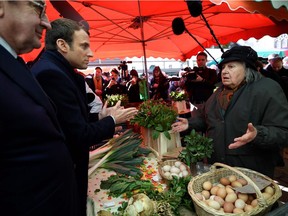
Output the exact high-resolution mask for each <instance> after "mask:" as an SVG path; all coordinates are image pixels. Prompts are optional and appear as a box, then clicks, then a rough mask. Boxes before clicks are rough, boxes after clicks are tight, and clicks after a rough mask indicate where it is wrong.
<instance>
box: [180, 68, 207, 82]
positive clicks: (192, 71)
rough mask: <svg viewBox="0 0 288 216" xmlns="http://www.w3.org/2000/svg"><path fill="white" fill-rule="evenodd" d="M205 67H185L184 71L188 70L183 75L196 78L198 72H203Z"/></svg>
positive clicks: (187, 77)
mask: <svg viewBox="0 0 288 216" xmlns="http://www.w3.org/2000/svg"><path fill="white" fill-rule="evenodd" d="M202 70H203V68H199V67H193V69H192V68H190V67H186V68H184V71H186V72H185V73H184V74H182V77H184V78H186V79H187V80H196V78H197V74H199V73H201V72H202Z"/></svg>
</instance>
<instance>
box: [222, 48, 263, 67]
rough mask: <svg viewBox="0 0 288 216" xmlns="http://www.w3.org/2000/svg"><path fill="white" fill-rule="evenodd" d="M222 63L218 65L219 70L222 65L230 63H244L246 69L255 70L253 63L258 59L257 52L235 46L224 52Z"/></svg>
mask: <svg viewBox="0 0 288 216" xmlns="http://www.w3.org/2000/svg"><path fill="white" fill-rule="evenodd" d="M221 58H222V61H221V62H220V63H219V68H222V65H223V64H224V63H227V62H231V61H241V62H245V63H246V67H250V68H253V69H254V70H257V68H256V66H255V62H256V61H257V59H258V55H257V52H256V51H255V50H253V49H252V48H251V47H249V46H235V47H232V48H231V49H230V50H227V51H226V52H224V53H223V54H222V56H221Z"/></svg>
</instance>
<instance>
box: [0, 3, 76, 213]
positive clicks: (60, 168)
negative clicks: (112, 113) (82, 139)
mask: <svg viewBox="0 0 288 216" xmlns="http://www.w3.org/2000/svg"><path fill="white" fill-rule="evenodd" d="M45 9H46V5H45V2H44V1H3V0H2V1H0V107H1V108H0V215H13V216H20V215H27V216H28V215H29V216H39V215H42V216H43V215H47V216H48V215H49V216H52V215H53V216H63V215H65V216H78V215H79V214H78V212H79V211H78V194H77V186H76V179H75V173H74V168H73V162H72V159H71V156H70V153H69V150H68V149H67V146H66V143H65V137H64V134H63V132H62V129H61V128H60V124H59V122H58V120H57V116H56V110H55V107H54V105H53V104H52V103H51V101H50V99H49V98H48V97H47V95H46V94H45V92H44V91H43V90H42V88H41V87H40V85H39V83H37V81H36V80H35V78H34V77H33V76H32V75H31V72H30V71H29V69H28V67H26V65H25V63H24V61H23V60H21V58H19V57H18V55H21V54H24V53H29V52H31V51H32V50H33V49H35V48H40V47H41V43H40V39H41V37H42V33H43V31H44V30H45V29H50V28H51V25H50V22H49V21H48V19H47V16H46V14H45ZM17 59H19V60H17Z"/></svg>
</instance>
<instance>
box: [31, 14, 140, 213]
mask: <svg viewBox="0 0 288 216" xmlns="http://www.w3.org/2000/svg"><path fill="white" fill-rule="evenodd" d="M51 26H52V29H50V30H48V31H47V32H46V37H45V48H46V50H45V52H43V53H42V55H41V57H40V58H39V60H38V61H37V62H36V63H35V64H34V65H33V67H32V68H31V70H32V73H33V74H34V75H35V77H36V79H37V80H38V81H39V83H40V84H41V86H42V87H43V89H44V90H45V92H46V93H47V95H48V96H49V97H50V98H51V99H52V100H53V102H54V103H55V106H56V108H57V117H58V120H59V122H60V125H61V127H62V129H63V131H64V134H65V136H66V140H67V146H68V148H69V150H70V153H71V156H72V159H73V162H74V166H75V173H76V180H77V184H78V190H79V199H80V204H79V206H80V215H81V216H84V215H86V200H87V187H88V162H89V147H90V146H95V145H96V144H97V143H99V142H101V141H102V140H104V139H107V138H111V137H113V134H114V132H115V125H116V124H119V123H123V122H126V121H127V120H129V119H130V118H132V117H133V116H134V115H135V114H136V113H137V110H136V109H135V108H129V109H124V108H123V107H120V102H119V103H118V104H117V105H116V106H115V107H114V109H111V110H110V111H111V112H110V115H109V116H106V117H105V118H102V119H101V120H99V121H93V122H89V119H88V113H89V110H88V107H87V104H88V103H87V99H86V88H85V80H84V77H83V76H82V75H81V74H79V73H77V70H75V69H86V68H87V67H88V63H89V59H90V58H91V57H92V56H93V53H92V51H91V49H90V40H89V34H88V32H87V30H86V29H85V27H84V26H82V25H80V24H78V23H77V22H75V21H73V20H70V19H65V18H62V19H57V20H55V21H53V22H51ZM104 108H105V106H104ZM58 202H59V201H58ZM63 215H65V214H63Z"/></svg>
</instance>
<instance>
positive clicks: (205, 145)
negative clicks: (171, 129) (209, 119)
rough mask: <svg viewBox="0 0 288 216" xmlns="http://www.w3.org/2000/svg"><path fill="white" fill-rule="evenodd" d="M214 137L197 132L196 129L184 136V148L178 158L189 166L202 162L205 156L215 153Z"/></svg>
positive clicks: (208, 156)
mask: <svg viewBox="0 0 288 216" xmlns="http://www.w3.org/2000/svg"><path fill="white" fill-rule="evenodd" d="M212 142H213V139H211V138H208V137H205V136H202V135H200V134H199V133H197V132H196V131H195V130H194V129H193V130H192V131H191V133H190V134H188V135H186V136H185V137H184V144H185V145H186V148H184V149H183V150H182V151H181V152H180V154H179V156H178V158H179V159H180V160H181V161H183V162H184V163H186V164H187V165H188V166H190V165H191V163H196V162H200V161H202V160H203V159H205V158H210V157H211V155H212V153H213V143H212Z"/></svg>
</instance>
